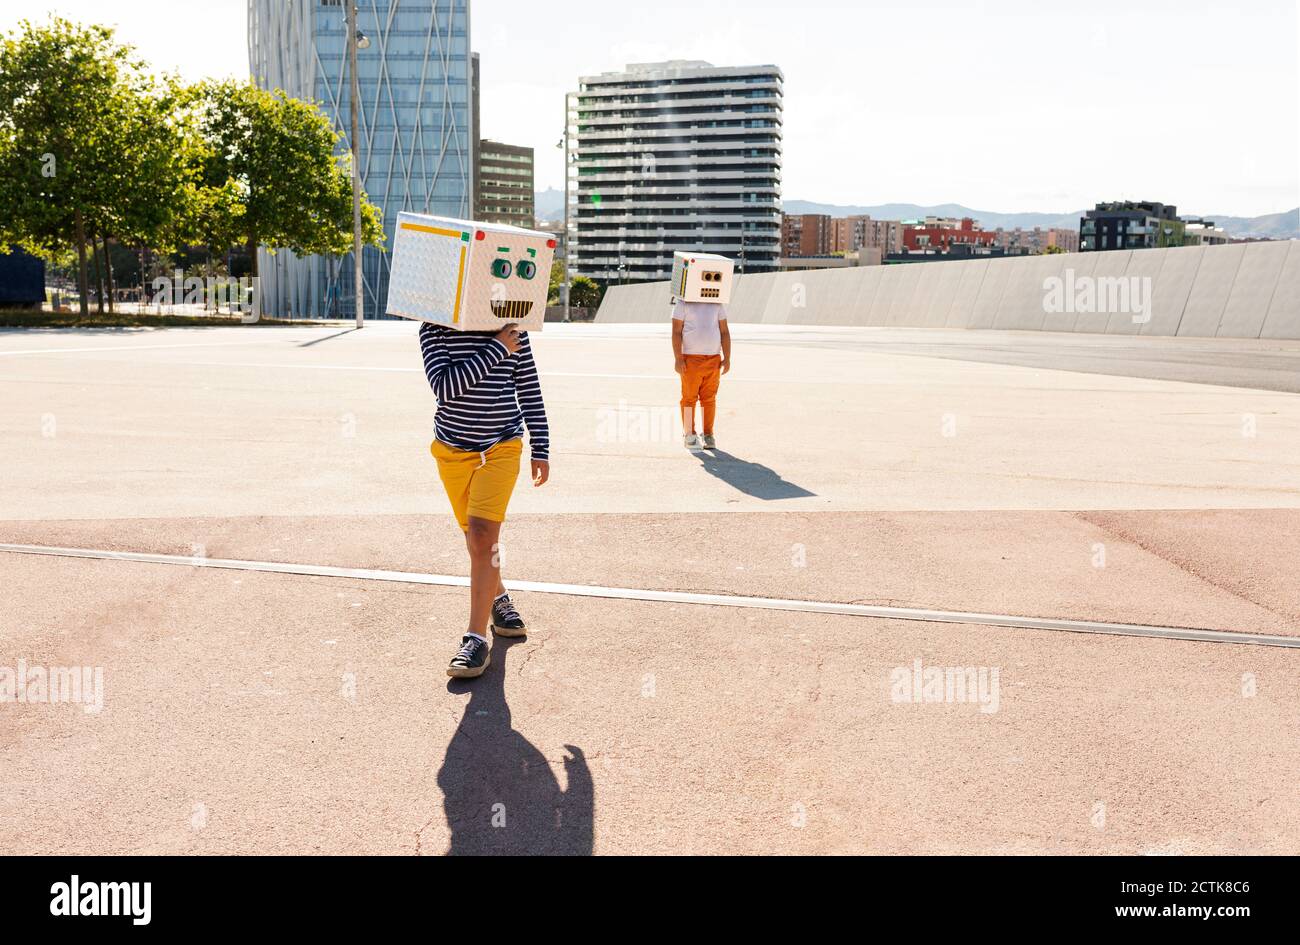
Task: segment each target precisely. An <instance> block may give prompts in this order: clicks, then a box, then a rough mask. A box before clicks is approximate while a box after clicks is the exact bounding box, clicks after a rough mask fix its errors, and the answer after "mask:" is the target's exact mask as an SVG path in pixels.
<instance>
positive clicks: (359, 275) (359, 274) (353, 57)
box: [347, 0, 370, 328]
mask: <svg viewBox="0 0 1300 945" xmlns="http://www.w3.org/2000/svg"><path fill="white" fill-rule="evenodd" d="M347 5H348V17H347V31H348V71H349V72H350V73H351V74H352V93H351V95H349V96H348V111H349V112H350V113H351V122H352V133H351V135H350V137H349V138H348V144H349V145H350V146H351V151H352V260H353V263H354V265H355V267H356V268H355V272H354V275H353V279H354V281H355V284H356V297H357V327H358V328H362V327H364V326H365V323H366V321H365V319H366V315H365V298H366V292H365V276H364V274H363V270H362V266H361V164H360V162H359V161H358V160H357V152H358V148H357V100H358V99H359V98H360V97H361V80H360V79H359V78H358V77H357V50H358V49H365V48H367V47H368V46H369V45H370V40H369V38H368V37H367V36H366V35H365V34H364V33H362V32H361V31H360V30H358V29H357V5H356V3H355V0H347Z"/></svg>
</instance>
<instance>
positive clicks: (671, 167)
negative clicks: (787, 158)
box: [565, 60, 783, 284]
mask: <svg viewBox="0 0 1300 945" xmlns="http://www.w3.org/2000/svg"><path fill="white" fill-rule="evenodd" d="M782 83H783V77H782V74H781V70H780V69H779V68H777V67H776V66H773V65H761V66H726V67H715V66H712V65H710V64H709V63H707V62H699V61H683V60H674V61H671V62H656V63H635V64H631V65H629V66H627V68H626V69H625V70H624V71H622V72H607V73H603V74H601V75H593V76H584V77H582V78H580V79H579V82H578V85H579V88H578V91H577V92H574V93H571V94H570V96H569V105H568V120H567V126H568V136H569V148H570V152H571V164H570V167H569V168H568V169H567V172H566V175H565V182H566V188H567V192H566V200H567V202H568V205H569V232H568V250H569V256H570V270H569V271H570V274H571V275H575V276H576V275H583V276H589V277H590V278H592V279H595V280H597V281H599V282H603V283H606V284H608V283H610V282H623V281H647V280H662V279H667V278H669V276H670V275H671V273H672V257H673V251H674V250H691V249H696V250H703V251H706V252H712V253H720V254H722V255H724V256H728V257H730V258H732V259H734V260H735V261H736V270H737V272H764V271H770V270H775V269H776V267H777V260H778V258H779V256H780V253H781V204H780V198H781V137H782V132H781V100H782Z"/></svg>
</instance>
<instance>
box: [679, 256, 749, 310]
mask: <svg viewBox="0 0 1300 945" xmlns="http://www.w3.org/2000/svg"><path fill="white" fill-rule="evenodd" d="M733 268H734V265H733V263H732V262H731V260H730V259H728V258H727V257H726V256H718V255H716V254H714V253H673V281H672V287H673V298H674V299H681V300H682V301H683V302H716V303H718V304H720V305H726V304H727V303H728V302H730V301H731V276H732V269H733Z"/></svg>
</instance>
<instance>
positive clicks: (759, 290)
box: [596, 240, 1300, 339]
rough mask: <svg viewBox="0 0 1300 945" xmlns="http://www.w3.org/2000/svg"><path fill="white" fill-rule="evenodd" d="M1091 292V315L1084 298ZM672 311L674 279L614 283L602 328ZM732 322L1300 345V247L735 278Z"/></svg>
mask: <svg viewBox="0 0 1300 945" xmlns="http://www.w3.org/2000/svg"><path fill="white" fill-rule="evenodd" d="M1048 279H1057V280H1060V282H1059V285H1060V286H1061V288H1062V295H1065V294H1067V290H1068V289H1069V288H1070V287H1074V289H1075V293H1074V296H1073V299H1071V300H1070V301H1071V302H1073V303H1079V304H1069V305H1066V306H1064V307H1063V310H1061V311H1048V310H1047V306H1046V305H1045V304H1044V301H1045V298H1046V295H1047V291H1046V288H1045V285H1046V284H1048V283H1046V280H1048ZM1121 279H1123V280H1129V281H1128V282H1127V283H1126V284H1125V285H1124V286H1123V287H1122V288H1124V289H1128V290H1133V289H1135V288H1136V291H1137V294H1132V293H1131V292H1130V294H1129V295H1128V304H1127V307H1124V306H1123V305H1122V304H1121V305H1116V302H1122V300H1123V293H1121V294H1119V295H1117V294H1116V292H1117V291H1118V289H1117V287H1118V286H1119V285H1120V284H1119V283H1118V282H1117V280H1121ZM1090 280H1092V281H1090ZM1132 280H1137V282H1136V283H1135V282H1134V281H1132ZM1085 283H1088V284H1089V286H1090V287H1091V288H1092V299H1093V302H1092V304H1091V306H1090V305H1089V304H1088V302H1087V298H1086V296H1085V295H1081V294H1080V293H1081V291H1083V286H1084V284H1085ZM668 306H669V293H668V283H667V282H651V283H641V284H637V285H625V286H614V287H612V288H610V290H609V291H608V292H606V293H605V299H604V301H603V302H602V303H601V306H600V311H599V312H598V313H597V315H596V320H597V321H601V322H662V321H666V320H667V319H668ZM1148 315H1149V317H1147V316H1148ZM728 318H729V319H730V320H731V321H733V322H752V323H762V324H769V325H868V326H882V327H883V326H898V327H905V328H998V329H1014V330H1019V331H1079V332H1096V333H1104V334H1135V335H1136V334H1141V335H1179V336H1187V337H1200V338H1215V337H1218V338H1294V339H1300V241H1297V240H1287V241H1280V242H1266V243H1229V244H1227V245H1223V246H1186V247H1181V248H1178V249H1140V250H1127V249H1124V250H1115V251H1112V252H1102V253H1068V254H1058V255H1051V256H1018V257H1010V258H998V259H971V260H960V261H956V262H929V263H909V264H906V265H894V266H857V267H850V268H846V269H823V270H810V271H805V272H773V273H761V274H753V273H751V274H749V275H741V276H737V277H736V279H735V287H734V289H733V291H732V299H731V304H730V305H729V306H728Z"/></svg>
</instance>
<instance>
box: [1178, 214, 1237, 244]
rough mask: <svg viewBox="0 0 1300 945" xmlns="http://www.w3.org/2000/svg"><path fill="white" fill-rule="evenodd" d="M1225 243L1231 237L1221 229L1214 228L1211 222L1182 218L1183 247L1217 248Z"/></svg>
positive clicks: (1195, 218) (1196, 218)
mask: <svg viewBox="0 0 1300 945" xmlns="http://www.w3.org/2000/svg"><path fill="white" fill-rule="evenodd" d="M1227 242H1231V237H1229V236H1228V233H1227V231H1226V230H1224V228H1223V227H1221V226H1215V225H1214V221H1213V220H1203V219H1201V218H1200V217H1184V218H1183V245H1184V246H1217V245H1219V244H1220V243H1227Z"/></svg>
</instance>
